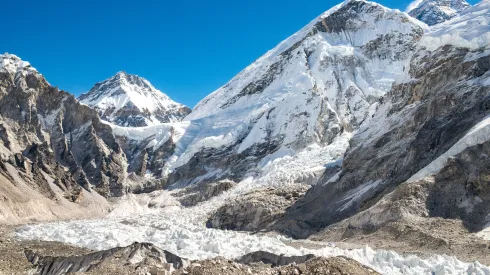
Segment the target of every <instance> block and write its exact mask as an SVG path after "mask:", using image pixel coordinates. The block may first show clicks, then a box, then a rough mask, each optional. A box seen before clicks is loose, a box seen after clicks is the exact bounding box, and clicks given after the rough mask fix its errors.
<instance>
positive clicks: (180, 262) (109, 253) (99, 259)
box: [25, 243, 190, 275]
mask: <svg viewBox="0 0 490 275" xmlns="http://www.w3.org/2000/svg"><path fill="white" fill-rule="evenodd" d="M25 255H26V257H27V259H28V260H29V262H31V263H32V264H33V265H34V266H35V270H36V271H35V272H34V274H39V275H65V274H70V273H74V272H90V271H93V270H96V269H97V268H99V267H100V266H102V265H104V264H105V263H107V262H109V261H110V260H114V259H117V261H118V262H119V264H121V265H132V266H135V271H136V273H137V274H147V273H150V274H157V270H159V269H160V270H162V271H168V272H171V271H173V270H176V269H180V268H186V267H187V266H188V265H189V263H190V261H188V260H186V259H182V258H180V257H179V256H176V255H174V254H172V253H170V252H168V251H165V250H162V249H160V248H158V247H156V246H154V245H152V244H149V243H134V244H132V245H130V246H127V247H117V248H112V249H109V250H104V251H99V252H94V253H90V254H87V255H81V256H67V257H64V256H58V257H56V256H55V257H52V256H48V257H44V256H42V255H38V254H37V253H35V252H34V251H32V250H26V251H25ZM153 270H155V271H153Z"/></svg>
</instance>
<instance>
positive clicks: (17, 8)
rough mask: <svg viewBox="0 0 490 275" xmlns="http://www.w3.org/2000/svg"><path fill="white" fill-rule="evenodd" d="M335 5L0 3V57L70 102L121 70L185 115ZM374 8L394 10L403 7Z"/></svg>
mask: <svg viewBox="0 0 490 275" xmlns="http://www.w3.org/2000/svg"><path fill="white" fill-rule="evenodd" d="M339 2H341V1H340V0H337V1H332V0H306V1H298V0H236V1H230V0H207V1H201V0H174V1H170V0H160V1H159V0H139V1H129V0H120V1H110V0H97V1H96V0H85V1H82V0H70V1H67V0H46V1H37V0H15V1H4V3H2V18H1V20H2V22H3V25H2V35H1V38H0V52H2V53H3V52H9V53H13V54H16V55H18V56H19V57H21V58H22V59H24V60H26V61H29V62H31V64H32V65H33V66H34V67H36V68H37V69H38V70H39V71H40V72H41V73H42V74H44V75H45V76H46V78H47V79H48V81H49V82H50V83H51V84H53V85H56V86H58V87H60V88H61V89H64V90H66V91H68V92H71V93H74V94H75V95H79V94H80V93H82V92H85V91H88V90H89V89H90V88H91V87H92V86H93V84H95V83H96V82H98V81H101V80H104V79H106V78H108V77H110V76H111V75H113V74H115V73H116V72H118V71H121V70H124V71H126V72H128V73H132V74H137V75H140V76H143V77H145V78H147V79H148V80H149V81H150V82H152V83H153V85H155V87H157V88H158V89H160V90H162V91H163V92H165V93H167V94H168V95H169V96H170V97H171V98H173V99H174V100H176V101H179V102H182V103H184V104H186V105H189V106H190V107H193V106H194V105H195V104H196V103H197V102H198V101H199V100H201V99H202V98H203V97H204V96H206V95H208V94H209V93H211V92H213V91H214V90H215V89H217V88H219V87H220V86H221V85H224V84H225V83H226V82H227V81H228V80H230V79H231V78H232V77H233V76H234V75H235V74H237V73H238V72H239V71H241V70H242V69H243V68H244V67H246V66H247V65H248V64H250V63H251V62H253V61H254V60H255V59H257V58H258V57H260V56H261V55H262V54H264V53H265V52H266V51H267V50H269V49H271V48H273V47H274V46H275V45H276V44H278V43H279V42H280V41H282V40H283V39H285V38H287V37H288V36H290V35H291V34H293V33H294V32H296V31H297V30H299V29H300V28H301V27H303V26H304V25H306V24H307V23H308V22H310V21H311V20H312V19H314V18H315V17H316V16H318V15H319V14H321V13H322V12H324V11H326V10H327V9H329V8H330V7H332V6H334V5H335V4H338V3H339ZM377 2H379V3H381V4H383V5H385V6H387V7H390V8H397V9H400V10H404V9H405V7H406V6H407V5H408V4H409V3H410V1H405V0H401V1H399V0H397V1H388V0H380V1H377ZM474 2H476V1H473V3H474Z"/></svg>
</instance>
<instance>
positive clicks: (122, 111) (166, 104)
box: [79, 72, 191, 127]
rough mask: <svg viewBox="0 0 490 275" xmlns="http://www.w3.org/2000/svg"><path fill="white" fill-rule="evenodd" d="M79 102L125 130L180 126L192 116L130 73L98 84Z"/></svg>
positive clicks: (123, 73)
mask: <svg viewBox="0 0 490 275" xmlns="http://www.w3.org/2000/svg"><path fill="white" fill-rule="evenodd" d="M79 100H80V102H81V103H83V104H86V105H88V106H90V107H92V108H94V109H96V110H97V112H98V113H99V115H100V117H101V118H102V119H103V120H106V121H109V122H111V123H114V124H116V125H119V126H125V127H140V126H150V125H156V124H161V123H166V122H177V121H180V120H182V119H183V118H184V117H185V116H186V115H187V114H189V113H190V112H191V109H190V108H188V107H186V106H184V105H182V104H180V103H177V102H175V101H173V100H172V99H170V98H169V97H168V96H167V95H166V94H164V93H162V92H161V91H159V90H157V89H156V88H155V87H153V85H151V83H150V82H149V81H148V80H146V79H144V78H142V77H139V76H137V75H132V74H127V73H126V72H118V73H117V74H116V75H114V76H113V77H111V78H109V79H107V80H104V81H102V82H99V83H97V84H95V86H94V87H93V88H92V89H91V90H90V91H89V92H88V93H85V94H82V95H81V96H80V97H79Z"/></svg>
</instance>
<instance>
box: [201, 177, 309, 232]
mask: <svg viewBox="0 0 490 275" xmlns="http://www.w3.org/2000/svg"><path fill="white" fill-rule="evenodd" d="M307 190H308V187H307V186H296V187H290V188H280V189H264V190H256V191H253V192H251V193H249V194H245V195H242V196H240V197H238V198H237V199H236V200H233V201H231V202H229V203H225V204H224V205H223V206H221V207H220V208H219V209H218V210H217V211H216V212H214V213H213V214H212V216H211V217H210V218H209V220H208V222H207V226H208V227H211V228H218V229H226V230H240V231H259V230H261V229H266V228H269V227H271V225H272V224H273V223H274V222H275V221H276V220H278V219H279V218H281V217H282V216H283V215H284V213H285V212H286V209H287V208H288V207H290V206H291V205H293V204H294V203H295V202H296V201H297V200H298V199H300V198H301V197H302V196H304V194H305V193H306V191H307Z"/></svg>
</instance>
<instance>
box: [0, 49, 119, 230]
mask: <svg viewBox="0 0 490 275" xmlns="http://www.w3.org/2000/svg"><path fill="white" fill-rule="evenodd" d="M0 132H1V136H0V138H1V139H0V181H1V184H0V192H1V193H0V195H1V197H2V198H3V199H2V200H1V203H0V209H1V210H2V213H3V214H2V216H1V219H2V220H5V221H7V222H15V221H16V220H17V219H31V218H36V219H41V220H42V219H46V218H54V217H70V216H72V215H75V216H76V215H77V214H78V215H80V216H81V217H83V216H87V215H89V216H90V214H89V213H91V212H92V211H96V212H100V211H101V210H102V209H103V208H104V207H105V206H104V201H105V200H104V199H103V198H102V197H101V196H100V195H99V194H102V195H103V196H120V195H122V194H124V193H125V190H126V187H125V182H126V177H127V175H126V174H127V173H126V167H127V163H126V159H125V156H124V153H123V151H122V149H121V147H120V146H119V144H118V143H117V142H116V139H115V137H114V135H113V134H112V129H111V128H110V127H109V126H108V125H106V124H104V123H102V122H101V121H100V119H99V117H98V115H97V113H96V112H95V111H94V110H92V109H90V108H89V107H87V106H85V105H82V104H79V103H78V102H77V100H76V99H75V98H74V97H73V96H72V95H70V94H68V93H66V92H64V91H60V90H58V89H57V88H55V87H53V86H51V85H50V84H49V83H48V82H47V81H46V79H45V78H44V77H43V76H42V75H41V74H40V73H39V72H38V71H36V70H35V69H34V68H33V67H32V66H31V65H30V64H29V63H27V62H24V61H22V60H20V59H19V58H18V57H16V56H14V55H11V54H3V55H0ZM105 204H107V203H105ZM81 205H85V206H86V207H88V208H87V209H85V208H84V209H85V210H83V209H79V208H80V206H81ZM67 210H70V211H67ZM70 212H73V213H70ZM84 212H85V214H84Z"/></svg>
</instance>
